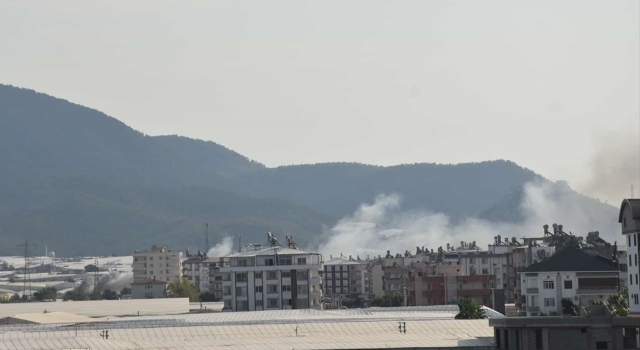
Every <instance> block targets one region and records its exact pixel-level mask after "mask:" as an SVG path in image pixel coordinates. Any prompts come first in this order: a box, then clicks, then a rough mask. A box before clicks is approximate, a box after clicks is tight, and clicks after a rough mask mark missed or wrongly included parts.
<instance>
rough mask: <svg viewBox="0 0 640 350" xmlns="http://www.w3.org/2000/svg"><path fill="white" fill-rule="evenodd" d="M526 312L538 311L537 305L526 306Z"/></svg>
mask: <svg viewBox="0 0 640 350" xmlns="http://www.w3.org/2000/svg"><path fill="white" fill-rule="evenodd" d="M527 312H540V307H539V306H527Z"/></svg>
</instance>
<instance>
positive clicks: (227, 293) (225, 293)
mask: <svg viewBox="0 0 640 350" xmlns="http://www.w3.org/2000/svg"><path fill="white" fill-rule="evenodd" d="M222 294H223V295H231V287H224V291H223V292H222Z"/></svg>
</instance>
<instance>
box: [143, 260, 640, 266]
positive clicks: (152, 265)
mask: <svg viewBox="0 0 640 350" xmlns="http://www.w3.org/2000/svg"><path fill="white" fill-rule="evenodd" d="M637 260H638V259H637V258H636V262H637ZM149 267H153V264H150V266H149Z"/></svg>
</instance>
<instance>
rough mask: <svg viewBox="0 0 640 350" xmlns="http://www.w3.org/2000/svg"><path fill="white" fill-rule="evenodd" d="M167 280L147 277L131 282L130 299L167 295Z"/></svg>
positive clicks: (164, 296)
mask: <svg viewBox="0 0 640 350" xmlns="http://www.w3.org/2000/svg"><path fill="white" fill-rule="evenodd" d="M168 285H169V282H167V281H164V280H160V279H156V278H148V279H146V280H139V281H137V282H133V283H131V299H157V298H166V297H167V286H168Z"/></svg>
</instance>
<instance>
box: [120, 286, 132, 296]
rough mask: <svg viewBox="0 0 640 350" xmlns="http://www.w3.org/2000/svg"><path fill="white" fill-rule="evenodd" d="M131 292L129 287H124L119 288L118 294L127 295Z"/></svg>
mask: <svg viewBox="0 0 640 350" xmlns="http://www.w3.org/2000/svg"><path fill="white" fill-rule="evenodd" d="M129 294H131V287H124V288H122V290H120V295H129Z"/></svg>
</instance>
